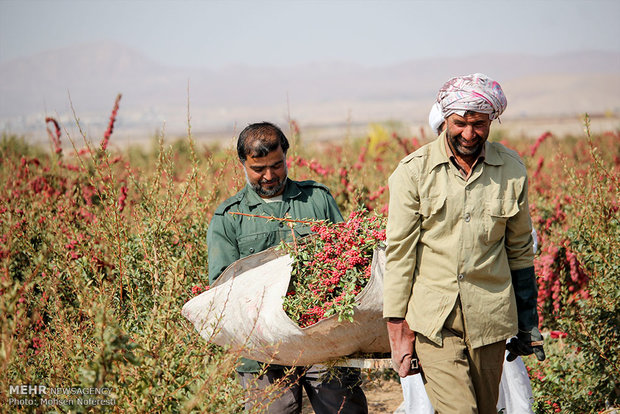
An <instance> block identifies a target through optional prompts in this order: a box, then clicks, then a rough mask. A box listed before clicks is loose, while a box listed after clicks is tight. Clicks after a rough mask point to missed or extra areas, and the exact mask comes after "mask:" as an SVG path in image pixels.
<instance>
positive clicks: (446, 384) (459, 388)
mask: <svg viewBox="0 0 620 414" xmlns="http://www.w3.org/2000/svg"><path fill="white" fill-rule="evenodd" d="M443 334H444V336H443V345H442V346H438V345H436V344H435V343H433V342H431V341H430V340H429V339H428V338H426V337H425V336H423V335H420V334H417V335H416V352H417V354H418V358H419V359H420V363H421V365H422V372H423V375H424V386H425V388H426V393H427V394H428V398H429V400H430V401H431V404H432V405H433V408H434V409H435V412H436V413H440V414H477V413H478V411H477V409H476V391H475V389H474V385H473V383H472V381H471V379H470V370H469V361H468V359H467V346H466V345H465V341H464V340H463V339H462V338H459V337H458V336H456V335H454V334H453V333H451V332H450V331H447V330H444V332H443Z"/></svg>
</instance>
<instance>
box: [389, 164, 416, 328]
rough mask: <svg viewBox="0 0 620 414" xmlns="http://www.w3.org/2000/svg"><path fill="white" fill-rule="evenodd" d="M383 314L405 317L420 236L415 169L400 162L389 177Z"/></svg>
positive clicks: (391, 316) (392, 316)
mask: <svg viewBox="0 0 620 414" xmlns="http://www.w3.org/2000/svg"><path fill="white" fill-rule="evenodd" d="M388 183H389V191H390V201H389V213H388V222H387V227H386V236H387V248H386V259H387V260H386V272H385V276H384V281H383V283H384V286H383V287H384V297H383V317H384V318H403V317H405V314H406V313H407V306H408V303H409V298H410V296H411V289H412V287H413V282H414V270H415V267H416V260H417V258H416V249H417V244H418V241H419V239H420V214H419V208H420V200H419V196H418V192H417V186H416V185H415V181H414V177H413V171H412V169H410V168H409V167H408V165H407V164H400V165H399V166H398V167H397V168H396V170H395V171H394V173H393V174H392V175H391V176H390V178H389V180H388Z"/></svg>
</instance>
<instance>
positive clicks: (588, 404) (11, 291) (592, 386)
mask: <svg viewBox="0 0 620 414" xmlns="http://www.w3.org/2000/svg"><path fill="white" fill-rule="evenodd" d="M119 100H120V97H119V98H118V99H117V101H116V102H115V104H114V108H113V116H112V117H111V119H110V123H109V124H108V129H107V130H106V131H105V132H102V134H101V137H102V138H101V140H100V142H99V144H98V145H93V144H92V143H91V139H90V137H87V136H83V137H67V136H62V132H61V131H63V130H64V129H63V127H62V125H58V123H57V122H55V121H53V120H47V121H46V125H47V126H48V128H49V130H48V133H49V135H50V142H51V148H49V149H46V148H41V147H38V146H34V145H30V144H28V143H27V142H26V141H25V140H24V139H22V138H20V137H16V136H14V135H10V134H3V136H2V138H1V139H0V180H1V181H0V182H2V186H0V404H2V407H3V408H4V407H5V406H6V405H5V404H6V403H7V400H8V398H9V395H8V393H7V390H9V386H11V385H20V384H43V385H46V386H49V387H56V386H59V387H62V386H65V387H66V386H72V387H106V388H110V389H112V390H113V393H112V397H113V398H114V399H115V400H116V405H115V406H114V407H113V408H112V410H113V411H117V412H189V411H200V412H217V413H227V412H230V413H232V412H240V411H241V410H242V407H243V401H244V400H245V398H246V395H245V394H244V392H243V390H242V389H241V387H240V386H239V385H238V383H237V381H236V379H235V373H234V368H235V366H236V364H237V362H238V357H239V355H237V354H235V353H232V352H230V351H229V350H227V349H223V348H220V347H216V346H213V345H208V344H207V343H206V342H205V341H204V340H203V339H202V338H200V337H199V335H198V334H197V333H196V332H195V331H194V329H193V327H192V326H191V325H190V324H189V323H188V322H187V321H185V320H184V319H183V318H182V317H181V314H180V310H181V307H182V305H183V304H184V303H185V302H186V301H187V300H188V299H189V298H190V297H192V296H193V295H195V294H197V293H199V292H200V291H201V290H203V289H205V288H206V281H207V273H206V272H207V263H208V256H207V246H206V237H205V235H206V231H207V227H208V223H209V220H210V218H211V217H212V214H213V212H214V210H215V208H216V206H217V205H218V204H219V203H221V202H222V201H223V200H225V199H226V198H228V197H230V196H232V195H233V194H234V193H236V192H237V191H238V190H239V189H240V188H242V187H243V185H245V181H244V179H243V174H242V173H241V171H240V165H239V163H238V161H237V159H236V154H235V151H234V149H233V148H229V147H225V148H221V147H220V146H218V145H215V144H208V145H207V144H203V145H200V146H198V145H196V144H195V143H194V141H193V140H192V138H191V130H190V131H188V136H187V137H186V138H184V139H181V140H178V141H174V142H172V143H170V142H169V141H165V140H164V137H163V136H157V137H155V139H154V140H153V145H152V148H150V149H144V148H127V149H125V150H119V149H117V147H116V146H115V143H114V136H113V128H114V118H115V116H116V113H117V111H118V103H119ZM69 138H71V139H69ZM289 138H290V139H291V144H292V145H291V149H290V150H289V153H288V158H287V164H288V166H289V175H290V176H291V177H292V178H294V179H299V180H303V179H314V180H317V181H319V182H322V183H324V184H326V185H327V186H328V187H329V188H330V190H331V192H332V194H333V195H334V197H335V198H336V201H337V202H338V205H339V207H340V209H341V211H342V213H343V216H345V217H347V216H348V215H349V214H351V213H352V212H354V211H357V210H359V209H361V208H365V209H367V210H368V211H369V212H370V213H371V214H375V213H376V214H385V213H387V209H388V205H387V197H388V189H387V178H388V177H389V175H390V174H391V172H392V171H393V170H394V168H395V167H396V165H397V163H398V161H399V160H400V159H402V158H403V157H404V156H405V155H407V154H408V153H410V152H412V151H414V150H415V149H417V148H419V146H420V145H422V144H424V143H425V142H428V140H429V139H431V138H427V137H425V136H424V135H423V131H420V133H419V134H418V135H417V136H411V135H410V132H408V131H403V129H402V127H401V126H399V125H397V124H392V125H373V126H372V128H371V131H370V132H369V134H368V137H361V138H357V139H355V138H352V137H343V140H341V141H339V142H330V143H322V144H320V145H319V144H316V145H315V144H311V143H306V142H303V136H302V134H301V131H300V130H299V128H298V127H297V126H296V124H295V123H292V126H291V133H290V134H289ZM619 138H620V136H619V135H618V132H617V131H612V132H610V133H608V134H602V135H596V136H592V137H590V136H589V135H588V134H586V136H575V137H557V136H555V135H553V134H551V133H547V134H543V135H541V137H540V138H539V139H538V140H536V141H528V140H520V141H509V142H505V144H506V145H508V146H509V147H511V148H513V149H515V150H517V151H518V152H519V153H520V154H521V155H522V157H523V159H524V161H525V163H526V166H527V168H528V173H529V178H530V186H529V198H530V204H531V206H530V207H531V214H532V218H533V223H534V227H535V229H536V230H537V232H538V236H539V249H538V252H537V255H536V259H535V266H536V270H537V275H538V284H539V313H540V316H541V320H540V325H541V328H542V330H543V333H544V334H545V335H546V337H547V340H546V349H547V352H548V355H549V357H548V359H547V360H546V361H545V362H543V363H539V362H538V361H537V360H535V358H529V357H527V358H525V361H526V364H527V365H528V367H529V369H530V376H531V378H532V386H533V389H534V395H535V399H536V405H537V409H538V411H539V412H554V411H555V412H567V413H570V412H601V411H602V410H605V409H606V407H607V406H610V407H612V406H618V405H619V404H620V402H619V389H620V386H619V385H618V378H619V377H620V376H619V373H618V359H617V354H618V303H619V302H620V300H619V299H620V293H619V291H618V276H619V275H620V263H619V260H620V259H619V257H620V255H619V254H618V252H619V251H620V246H619V240H620V234H619V231H620V230H619V226H618V221H619V211H618V210H619V208H618V206H619V204H618V203H619V197H618V177H619V174H620V146H619V145H618V142H620V139H619ZM492 139H495V140H499V139H501V134H497V136H495V135H494V136H493V137H492ZM315 230H316V231H317V233H320V229H319V228H317V229H315ZM377 231H378V232H380V231H381V230H377ZM373 238H374V236H373ZM376 238H377V239H380V237H379V236H378V235H377V237H376ZM365 242H366V241H365ZM365 242H364V243H365ZM360 260H363V258H362V259H360ZM351 286H353V284H352V285H351ZM360 287H361V285H360ZM356 288H357V284H355V287H353V289H356ZM345 315H346V313H345ZM12 408H15V409H16V410H18V409H20V407H12ZM21 409H22V410H24V411H28V409H27V408H21ZM80 409H82V408H80ZM83 410H84V411H95V410H96V408H94V407H84V408H83Z"/></svg>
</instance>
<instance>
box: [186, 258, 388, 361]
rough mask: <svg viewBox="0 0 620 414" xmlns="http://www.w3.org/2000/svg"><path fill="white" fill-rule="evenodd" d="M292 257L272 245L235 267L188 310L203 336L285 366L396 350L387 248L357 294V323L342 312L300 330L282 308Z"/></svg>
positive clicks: (253, 357)
mask: <svg viewBox="0 0 620 414" xmlns="http://www.w3.org/2000/svg"><path fill="white" fill-rule="evenodd" d="M291 263H292V258H291V257H290V256H289V255H283V253H282V252H281V251H279V250H275V248H271V249H268V250H265V251H263V252H260V253H257V254H254V255H251V256H248V257H245V258H243V259H240V260H238V261H236V262H235V263H233V264H232V265H230V266H229V267H228V268H226V270H225V271H224V272H223V273H222V274H221V275H220V277H219V278H218V279H217V281H216V282H215V283H214V284H213V285H212V287H211V288H210V289H209V290H208V291H206V292H203V293H202V294H200V295H199V296H196V297H195V298H193V299H191V300H190V301H188V302H187V303H186V304H185V305H184V306H183V310H182V314H183V316H185V317H186V318H187V319H188V320H189V321H190V322H192V323H193V325H194V327H195V328H196V330H198V332H199V333H200V335H201V336H202V337H203V338H205V339H206V340H207V341H210V342H214V343H216V344H218V345H222V346H223V345H231V346H232V347H233V348H236V349H239V350H240V352H241V355H243V356H245V357H247V358H250V359H255V360H258V361H262V362H267V363H273V364H281V365H312V364H315V363H321V362H327V361H330V360H334V359H339V358H342V357H345V356H348V355H352V354H356V353H387V352H390V344H389V340H388V334H387V328H386V324H385V321H384V320H383V269H385V250H384V249H377V250H375V252H374V254H373V260H372V274H371V278H370V280H369V281H368V284H367V285H366V287H365V288H364V289H363V290H362V291H361V292H360V293H359V295H358V296H357V298H356V307H355V312H354V316H353V322H349V321H346V320H343V321H341V322H338V317H337V316H332V317H330V318H327V319H324V320H321V321H319V322H318V323H316V324H314V325H312V326H309V327H306V328H300V327H299V326H297V324H296V323H294V322H293V321H292V320H291V319H290V318H289V317H288V315H286V313H285V312H284V310H283V309H282V302H283V299H282V298H283V296H284V295H285V294H286V291H287V289H288V286H289V281H290V274H291Z"/></svg>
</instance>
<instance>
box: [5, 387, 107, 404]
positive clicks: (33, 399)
mask: <svg viewBox="0 0 620 414" xmlns="http://www.w3.org/2000/svg"><path fill="white" fill-rule="evenodd" d="M114 391H115V390H114V389H113V388H96V387H86V388H84V387H47V386H45V385H9V399H8V401H7V403H8V404H9V405H13V406H33V407H40V406H78V405H81V406H111V405H115V404H116V399H115V398H113V393H114Z"/></svg>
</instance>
